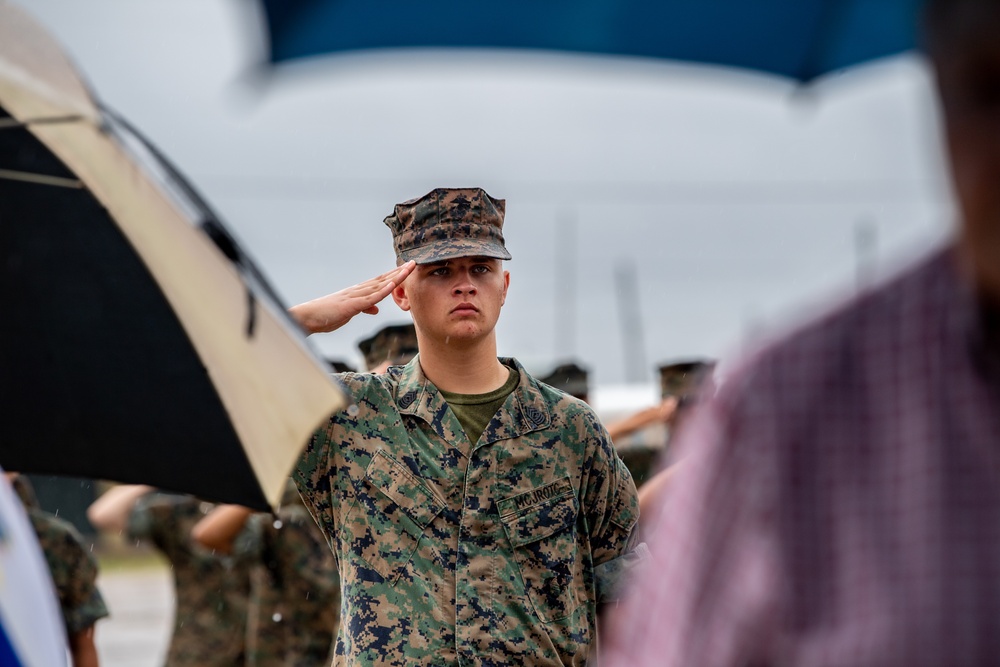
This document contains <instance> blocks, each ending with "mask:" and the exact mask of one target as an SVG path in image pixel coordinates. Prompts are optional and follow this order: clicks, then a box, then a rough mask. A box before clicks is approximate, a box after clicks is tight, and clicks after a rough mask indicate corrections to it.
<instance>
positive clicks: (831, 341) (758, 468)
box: [602, 0, 1000, 667]
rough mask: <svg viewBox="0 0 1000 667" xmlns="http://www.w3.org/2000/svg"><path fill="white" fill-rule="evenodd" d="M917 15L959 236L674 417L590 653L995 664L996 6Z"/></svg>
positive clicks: (649, 659) (998, 658) (640, 663)
mask: <svg viewBox="0 0 1000 667" xmlns="http://www.w3.org/2000/svg"><path fill="white" fill-rule="evenodd" d="M924 17H925V19H924V28H925V35H926V40H927V53H928V54H929V56H930V63H931V65H932V67H933V71H934V74H935V76H936V88H937V93H938V99H939V101H940V104H941V110H942V111H943V114H942V118H943V122H944V135H945V139H946V145H947V149H948V156H949V165H950V170H951V177H952V179H953V184H954V191H955V193H956V195H957V200H958V213H959V215H960V225H959V227H958V233H957V238H956V239H955V240H954V241H953V242H947V243H946V244H944V245H943V246H942V247H939V248H937V249H935V250H933V251H932V252H930V253H929V255H928V256H926V257H924V258H923V259H921V260H919V261H917V262H915V263H914V264H913V265H912V266H911V267H909V268H908V269H906V270H904V271H903V272H902V273H900V274H899V275H897V276H896V277H894V278H892V279H891V280H889V281H888V282H886V283H885V284H883V285H882V286H880V287H877V288H874V289H872V290H871V291H869V292H867V293H864V294H861V295H858V296H857V297H855V298H854V299H853V300H852V301H850V302H848V303H847V304H845V305H842V306H840V307H838V308H835V309H834V310H832V312H829V313H828V314H826V315H823V316H821V317H820V318H818V319H817V320H814V321H813V322H810V323H807V324H805V325H803V326H802V327H800V328H799V329H798V330H796V331H794V332H792V333H791V334H789V335H788V336H787V337H786V338H784V339H783V340H779V341H777V342H775V343H772V344H770V345H768V346H767V347H765V348H764V349H763V350H761V351H760V352H759V353H757V354H756V355H754V356H753V357H752V358H751V359H749V360H748V361H747V362H746V363H745V364H743V365H742V366H741V367H740V368H739V369H738V370H737V371H735V372H734V373H731V374H730V375H729V377H728V379H727V381H726V383H725V385H724V386H723V387H722V390H721V391H720V392H719V394H718V396H717V397H716V399H715V400H714V401H712V402H710V403H709V404H708V405H707V406H706V408H705V409H701V410H699V411H698V412H697V414H696V415H695V416H694V418H693V419H691V420H690V421H689V422H688V423H687V424H686V425H685V428H684V429H683V432H682V434H681V441H680V443H679V445H678V447H677V451H678V455H679V456H681V457H683V463H682V464H681V466H682V467H681V469H680V470H679V471H678V472H677V474H676V476H675V478H674V480H673V481H672V483H671V485H670V488H669V490H668V492H667V494H666V497H665V499H664V506H663V512H662V515H661V517H660V518H659V519H658V520H656V521H655V523H654V524H653V525H652V526H651V530H650V532H649V535H650V542H651V543H650V548H651V550H652V552H653V558H652V560H651V562H649V567H648V569H647V568H642V572H641V573H637V576H636V579H635V583H634V587H633V588H632V589H631V590H630V592H629V595H628V596H627V599H626V600H625V601H624V602H623V603H622V605H621V607H620V608H618V609H617V610H615V613H612V614H611V615H610V617H609V621H610V623H611V624H612V631H611V632H609V633H608V634H607V637H608V638H609V640H610V641H609V642H608V644H607V645H606V646H605V648H606V649H607V652H606V655H605V656H604V658H603V659H602V667H616V666H619V665H620V666H625V665H627V666H628V667H645V666H647V665H648V666H652V665H657V666H664V667H672V666H678V667H680V666H686V665H699V666H705V667H726V666H734V667H735V666H738V665H810V666H814V667H826V666H833V665H852V666H853V667H895V666H903V665H905V666H906V667H940V666H941V665H993V664H998V663H1000V577H998V576H997V564H998V563H1000V483H998V474H1000V458H998V457H1000V450H998V445H1000V39H997V35H1000V2H996V1H995V0H928V2H927V4H926V6H925V8H924Z"/></svg>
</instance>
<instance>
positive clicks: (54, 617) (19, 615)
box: [0, 469, 68, 667]
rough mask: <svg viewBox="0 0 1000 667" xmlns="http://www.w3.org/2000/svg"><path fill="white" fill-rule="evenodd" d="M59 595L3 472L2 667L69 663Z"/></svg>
mask: <svg viewBox="0 0 1000 667" xmlns="http://www.w3.org/2000/svg"><path fill="white" fill-rule="evenodd" d="M0 472H2V469H0ZM57 597H58V594H57V593H56V591H55V587H54V586H53V582H52V575H51V574H50V572H49V568H48V565H47V564H46V562H45V555H44V554H43V553H42V548H41V546H40V545H39V543H38V537H37V535H36V534H35V531H34V529H33V527H32V525H31V520H30V519H29V518H28V515H27V513H26V512H25V509H24V505H23V503H22V502H21V500H20V499H18V497H17V495H16V494H15V492H14V490H13V489H12V488H11V485H10V482H9V481H8V478H7V475H6V474H5V475H0V665H4V667H7V665H14V666H16V667H61V666H64V665H66V664H67V657H68V655H67V650H66V632H65V623H64V622H63V620H62V619H61V618H60V615H59V601H58V599H57Z"/></svg>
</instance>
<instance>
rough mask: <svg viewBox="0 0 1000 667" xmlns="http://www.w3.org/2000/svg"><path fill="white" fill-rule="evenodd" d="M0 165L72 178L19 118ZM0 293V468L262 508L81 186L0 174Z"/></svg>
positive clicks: (233, 443)
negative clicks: (145, 487) (113, 482)
mask: <svg viewBox="0 0 1000 667" xmlns="http://www.w3.org/2000/svg"><path fill="white" fill-rule="evenodd" d="M3 115H6V113H4V112H2V110H0V116H3ZM0 170H14V171H20V172H30V173H36V174H46V175H52V176H59V177H63V178H74V174H72V173H71V172H70V171H69V170H68V169H67V168H66V166H65V165H63V164H62V163H61V162H60V161H59V160H58V159H57V158H55V157H54V156H53V155H52V154H51V153H50V152H49V151H48V149H47V148H46V147H45V146H44V145H43V144H42V143H41V142H39V141H38V140H37V139H36V138H35V137H34V136H33V135H31V134H30V132H28V131H27V130H26V129H23V128H15V129H2V130H0ZM175 261H176V262H177V263H178V266H179V268H183V266H184V263H185V261H187V260H186V258H185V257H176V258H175ZM0 303H2V304H3V314H2V315H0V336H2V337H0V405H2V406H3V411H2V415H0V424H2V427H0V465H2V466H3V467H4V468H6V469H8V470H19V471H22V472H32V473H43V474H71V475H76V476H84V477H97V478H104V479H113V480H117V481H122V482H143V483H147V484H152V485H155V486H158V487H162V488H166V489H171V490H175V491H183V492H188V493H193V494H195V495H197V496H200V497H202V498H205V499H208V500H220V501H226V502H235V503H240V504H244V505H248V506H250V507H254V508H256V509H266V507H267V504H266V501H265V500H264V498H263V496H262V494H261V491H260V488H259V485H258V484H257V482H256V479H255V476H254V474H253V472H252V470H251V469H250V467H249V463H248V461H247V459H246V456H245V454H244V452H243V448H242V446H241V444H240V442H239V439H238V438H237V436H236V433H235V431H234V430H233V427H232V425H231V424H230V421H229V418H228V415H227V414H226V410H225V408H224V407H223V405H222V403H221V401H220V399H219V397H218V394H217V393H216V391H215V388H214V387H213V384H212V381H211V379H210V377H209V376H208V374H207V372H206V369H205V367H204V365H203V364H202V362H201V360H200V359H199V357H198V355H197V353H196V352H195V349H194V347H193V346H192V344H191V342H190V340H189V339H188V337H187V334H186V333H185V331H184V330H183V328H182V327H181V325H180V322H179V321H178V319H177V317H176V315H175V314H174V312H173V310H172V308H171V307H170V305H169V303H167V301H166V299H165V298H164V296H163V293H162V291H161V289H160V287H159V286H158V285H157V283H156V281H155V280H154V279H153V277H152V276H151V275H150V273H149V272H148V270H147V269H146V267H145V265H144V264H143V262H142V261H141V259H140V258H139V257H138V256H137V255H136V253H135V252H134V250H133V249H132V247H131V245H130V244H129V242H128V241H127V239H126V238H125V237H124V235H123V234H122V233H121V231H120V230H119V228H118V226H117V224H116V223H115V222H114V220H112V219H111V217H110V216H109V214H108V212H107V211H106V210H105V209H104V208H103V207H102V206H101V205H100V203H99V202H98V201H97V200H96V199H95V198H94V197H93V196H92V195H91V194H90V193H89V192H88V191H87V190H86V189H70V188H64V187H55V186H51V185H39V184H33V183H26V182H18V181H14V180H9V179H5V178H3V177H0ZM242 326H243V325H242V324H241V327H242Z"/></svg>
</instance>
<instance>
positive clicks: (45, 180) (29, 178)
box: [0, 169, 83, 189]
mask: <svg viewBox="0 0 1000 667" xmlns="http://www.w3.org/2000/svg"><path fill="white" fill-rule="evenodd" d="M0 179H4V180H8V181H22V182H24V183H37V184H39V185H53V186H55V187H59V188H74V189H79V188H82V187H83V183H82V182H80V181H78V180H77V179H75V178H62V177H60V176H47V175H45V174H33V173H31V172H27V171H15V170H13V169H0Z"/></svg>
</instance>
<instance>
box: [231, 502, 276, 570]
mask: <svg viewBox="0 0 1000 667" xmlns="http://www.w3.org/2000/svg"><path fill="white" fill-rule="evenodd" d="M274 521H276V519H275V517H274V516H272V515H270V514H266V513H259V514H253V515H251V516H250V518H248V519H247V521H246V522H245V523H244V524H243V529H242V530H241V531H240V533H239V535H237V536H236V539H235V540H233V553H232V555H233V559H234V560H235V561H237V562H240V563H244V562H250V563H259V562H261V561H262V560H263V554H264V542H265V539H264V532H265V531H266V530H267V527H268V526H267V525H268V523H273V522H274Z"/></svg>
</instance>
